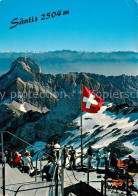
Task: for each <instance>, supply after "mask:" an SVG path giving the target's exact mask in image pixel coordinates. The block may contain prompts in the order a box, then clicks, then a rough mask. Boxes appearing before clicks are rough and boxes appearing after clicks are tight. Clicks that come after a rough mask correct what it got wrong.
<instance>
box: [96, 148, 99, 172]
mask: <svg viewBox="0 0 138 196" xmlns="http://www.w3.org/2000/svg"><path fill="white" fill-rule="evenodd" d="M96 161H97V171H98V168H99V164H100V154H99V150H97V152H96Z"/></svg>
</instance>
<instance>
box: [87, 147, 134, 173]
mask: <svg viewBox="0 0 138 196" xmlns="http://www.w3.org/2000/svg"><path fill="white" fill-rule="evenodd" d="M94 155H95V157H96V161H97V170H98V168H99V164H100V160H101V159H104V165H105V169H107V168H108V167H109V166H110V167H112V168H114V169H118V167H119V165H118V161H119V159H118V156H117V154H116V153H113V154H112V155H111V152H110V150H109V149H107V148H105V149H104V152H103V153H102V154H100V153H99V150H97V151H96V153H95V152H94V150H93V149H92V146H89V148H88V150H87V156H88V165H89V168H91V167H92V166H91V164H92V158H93V156H94ZM123 163H124V164H125V165H126V166H127V170H128V171H132V170H133V169H138V165H137V161H136V159H135V158H133V157H132V156H131V155H129V156H128V158H127V159H125V160H123Z"/></svg>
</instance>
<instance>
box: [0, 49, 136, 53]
mask: <svg viewBox="0 0 138 196" xmlns="http://www.w3.org/2000/svg"><path fill="white" fill-rule="evenodd" d="M63 51H71V52H81V53H83V52H87V53H113V52H134V53H138V51H133V50H111V51H87V50H71V49H62V50H48V51H29V50H28V51H20V52H19V51H0V53H48V52H63Z"/></svg>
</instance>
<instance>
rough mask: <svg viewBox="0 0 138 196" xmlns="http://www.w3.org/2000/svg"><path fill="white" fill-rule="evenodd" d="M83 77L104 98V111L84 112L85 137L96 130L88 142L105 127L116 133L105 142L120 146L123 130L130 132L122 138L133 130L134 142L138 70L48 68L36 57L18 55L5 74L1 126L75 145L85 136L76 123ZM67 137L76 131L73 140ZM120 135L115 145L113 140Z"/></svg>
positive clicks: (23, 135) (22, 134) (30, 136)
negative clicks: (117, 72) (60, 70)
mask: <svg viewBox="0 0 138 196" xmlns="http://www.w3.org/2000/svg"><path fill="white" fill-rule="evenodd" d="M81 81H82V82H83V84H84V85H86V86H87V87H88V88H90V89H92V90H93V91H95V92H96V93H98V94H99V95H100V96H101V97H103V99H104V100H105V105H104V106H103V110H101V113H100V114H95V116H94V117H93V115H85V114H84V121H85V126H84V129H85V130H84V133H85V135H84V137H85V136H88V133H87V132H89V131H90V130H91V131H92V134H91V137H90V136H89V137H90V138H89V137H86V139H87V142H86V145H85V147H87V145H88V144H90V143H91V144H93V145H95V146H96V145H97V142H98V141H100V139H102V138H101V137H103V135H102V136H100V138H99V137H98V134H99V133H100V132H102V134H104V139H105V140H106V137H107V138H108V136H110V137H111V140H109V142H108V144H106V145H105V144H104V143H103V145H102V146H103V147H104V146H108V145H110V147H111V148H114V147H115V146H116V145H117V146H119V143H118V142H120V145H121V142H122V134H124V133H125V134H126V135H127V136H126V137H125V139H124V140H123V142H126V141H127V140H128V138H129V134H131V137H130V139H131V141H132V142H133V139H134V138H135V137H136V129H137V117H136V116H137V84H138V76H127V75H120V76H108V77H107V76H104V75H99V74H92V73H84V72H80V73H78V72H72V73H68V74H56V75H53V74H44V73H42V72H41V68H40V66H39V65H38V64H37V63H36V62H35V61H34V60H33V59H31V58H25V57H19V58H17V59H16V60H15V61H13V63H12V65H11V68H10V70H9V71H8V72H7V73H6V74H4V75H2V76H1V77H0V130H1V131H2V130H3V131H10V132H12V133H14V134H16V135H18V136H19V137H21V138H23V139H25V140H26V141H28V142H30V143H34V142H36V141H50V140H55V139H56V138H57V139H59V140H60V141H61V142H63V141H64V140H65V139H66V140H65V141H66V143H67V144H73V145H75V144H74V142H75V141H76V142H77V143H76V144H77V145H76V146H77V148H79V146H78V141H79V137H80V136H78V135H76V134H78V132H77V133H76V127H79V123H78V122H79V120H77V119H78V118H79V115H80V107H81V86H80V83H81ZM109 102H110V103H111V104H109ZM99 115H102V117H101V118H100V116H99ZM96 116H97V118H96ZM104 116H105V118H104ZM89 118H90V119H91V118H94V119H95V122H89V120H90V119H89ZM109 119H110V120H109ZM90 121H91V120H90ZM101 121H102V122H101ZM86 122H89V123H88V124H89V125H90V126H88V125H87V123H86ZM91 123H92V124H91ZM96 127H97V128H96ZM95 129H96V132H94V133H93V130H95ZM106 130H108V131H109V134H108V132H107V131H106ZM121 130H122V131H121ZM68 131H71V132H72V133H71V132H68ZM111 133H112V134H111ZM117 135H118V137H116V136H117ZM112 136H113V137H114V138H112ZM68 137H69V138H70V137H72V139H71V138H70V143H69V140H68V139H69V138H68ZM94 138H95V140H94ZM119 138H121V139H120V140H119ZM89 139H90V140H89ZM105 140H104V141H105ZM116 140H117V142H116V143H115V145H114V146H113V147H112V145H111V144H112V141H114V142H115V141H116ZM6 141H7V142H8V143H7V145H10V146H11V147H16V148H17V147H18V148H20V147H21V146H22V145H23V144H21V143H20V142H18V141H17V140H16V139H14V138H10V137H9V138H8V137H6ZM131 141H130V142H131ZM98 145H99V143H98ZM102 146H100V148H102ZM98 148H99V147H98ZM128 152H132V150H129V149H127V150H125V152H124V154H127V153H128Z"/></svg>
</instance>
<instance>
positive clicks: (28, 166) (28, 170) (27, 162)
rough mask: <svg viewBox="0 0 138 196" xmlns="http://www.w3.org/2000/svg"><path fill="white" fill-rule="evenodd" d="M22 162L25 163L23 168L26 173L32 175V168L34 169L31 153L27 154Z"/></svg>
mask: <svg viewBox="0 0 138 196" xmlns="http://www.w3.org/2000/svg"><path fill="white" fill-rule="evenodd" d="M22 160H23V163H24V166H23V170H24V172H25V173H28V174H30V173H31V168H32V163H31V159H30V153H29V152H26V153H25V154H24V157H23V158H22Z"/></svg>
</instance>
